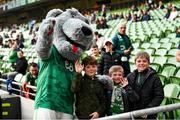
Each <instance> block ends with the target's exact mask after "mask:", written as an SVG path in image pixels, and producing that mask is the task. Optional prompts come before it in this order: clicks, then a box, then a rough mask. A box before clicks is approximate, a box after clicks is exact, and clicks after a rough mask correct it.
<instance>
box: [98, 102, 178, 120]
mask: <svg viewBox="0 0 180 120" xmlns="http://www.w3.org/2000/svg"><path fill="white" fill-rule="evenodd" d="M176 109H180V103H176V104H170V105H163V106H158V107H153V108H146V109H142V110H136V111H132V112H127V113H122V114H117V115H112V116H106V117H102V118H98V119H97V120H115V119H118V120H119V119H127V118H133V117H139V116H142V115H144V114H147V115H151V114H156V113H159V112H167V111H172V110H176Z"/></svg>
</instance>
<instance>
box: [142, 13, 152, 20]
mask: <svg viewBox="0 0 180 120" xmlns="http://www.w3.org/2000/svg"><path fill="white" fill-rule="evenodd" d="M150 19H151V17H150V15H149V13H148V11H147V10H144V11H143V15H142V18H141V21H148V20H150Z"/></svg>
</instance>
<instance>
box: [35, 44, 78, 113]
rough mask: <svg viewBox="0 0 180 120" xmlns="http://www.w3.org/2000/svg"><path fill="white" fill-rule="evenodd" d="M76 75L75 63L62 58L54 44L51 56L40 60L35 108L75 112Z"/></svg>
mask: <svg viewBox="0 0 180 120" xmlns="http://www.w3.org/2000/svg"><path fill="white" fill-rule="evenodd" d="M74 75H75V72H74V63H73V62H72V61H68V60H65V59H64V58H62V56H60V54H59V53H58V51H57V49H56V48H55V47H54V46H53V47H52V49H51V55H50V57H49V58H48V59H46V60H41V61H40V70H39V75H38V81H37V93H36V99H35V109H37V108H39V107H41V108H48V109H51V110H55V111H58V112H63V113H68V114H73V103H74V95H73V93H72V92H71V81H72V80H73V78H74Z"/></svg>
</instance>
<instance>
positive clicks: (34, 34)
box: [31, 31, 37, 45]
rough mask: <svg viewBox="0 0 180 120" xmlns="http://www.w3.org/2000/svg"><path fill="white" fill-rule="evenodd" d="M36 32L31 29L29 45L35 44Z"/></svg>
mask: <svg viewBox="0 0 180 120" xmlns="http://www.w3.org/2000/svg"><path fill="white" fill-rule="evenodd" d="M36 34H37V33H36V32H35V31H32V35H31V36H32V38H31V45H35V44H36V41H37V35H36Z"/></svg>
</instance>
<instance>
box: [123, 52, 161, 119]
mask: <svg viewBox="0 0 180 120" xmlns="http://www.w3.org/2000/svg"><path fill="white" fill-rule="evenodd" d="M135 65H136V67H137V69H136V70H134V71H133V72H132V73H130V74H129V75H128V76H127V79H128V84H127V85H126V86H124V87H123V89H124V90H125V92H126V94H127V96H128V99H126V100H125V99H124V100H123V103H124V105H125V106H128V108H127V109H126V110H127V112H129V111H133V110H140V109H145V108H151V107H156V106H159V105H160V104H161V102H162V100H163V98H164V92H163V86H162V83H161V80H160V78H159V76H158V74H157V72H156V71H155V70H154V69H152V68H151V67H150V66H149V65H150V56H149V54H148V53H147V52H144V51H140V52H138V53H137V54H136V56H135ZM156 117H157V115H156V114H154V115H146V114H145V115H143V116H140V117H138V119H142V118H144V119H156Z"/></svg>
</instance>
